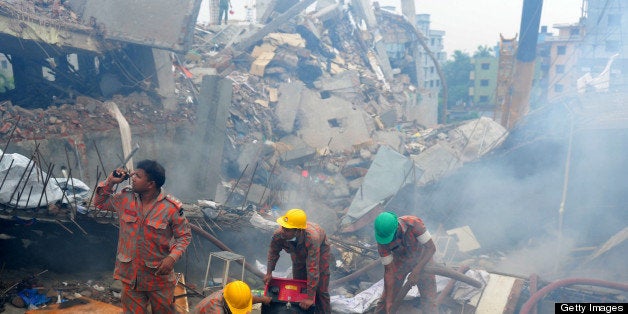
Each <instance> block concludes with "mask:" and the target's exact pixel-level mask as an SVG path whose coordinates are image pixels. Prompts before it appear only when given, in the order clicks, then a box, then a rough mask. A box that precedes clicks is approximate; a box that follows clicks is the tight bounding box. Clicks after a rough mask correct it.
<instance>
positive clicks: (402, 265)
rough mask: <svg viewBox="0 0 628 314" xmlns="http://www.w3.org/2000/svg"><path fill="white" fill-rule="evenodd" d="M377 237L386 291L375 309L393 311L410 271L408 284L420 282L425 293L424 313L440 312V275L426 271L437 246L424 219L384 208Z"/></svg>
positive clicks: (377, 225)
mask: <svg viewBox="0 0 628 314" xmlns="http://www.w3.org/2000/svg"><path fill="white" fill-rule="evenodd" d="M375 240H376V241H377V244H378V246H377V249H378V251H379V255H380V257H381V261H382V264H383V265H384V292H383V294H382V298H381V299H380V302H379V303H378V305H377V309H376V310H375V313H386V314H388V313H392V312H393V311H394V310H393V303H394V302H395V299H396V298H397V295H398V294H399V291H400V290H401V287H402V284H403V282H404V279H405V278H406V275H408V273H409V275H408V279H407V280H408V284H410V285H411V286H414V285H417V286H418V288H419V293H420V295H421V313H423V314H427V313H430V314H432V313H438V309H437V307H436V278H435V276H434V274H427V273H425V272H423V267H424V266H425V264H427V263H428V262H429V261H431V260H432V257H433V256H434V253H435V252H436V246H435V245H434V241H432V237H431V235H430V233H429V231H427V229H426V228H425V225H424V224H423V221H422V220H421V219H419V218H418V217H415V216H401V217H397V215H396V214H394V213H391V212H383V213H381V214H379V216H377V218H375Z"/></svg>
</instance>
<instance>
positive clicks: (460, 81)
mask: <svg viewBox="0 0 628 314" xmlns="http://www.w3.org/2000/svg"><path fill="white" fill-rule="evenodd" d="M471 70H473V65H472V64H471V57H470V56H469V54H467V53H465V52H462V51H460V50H456V51H454V54H453V56H452V58H451V59H449V60H447V62H445V65H444V66H443V71H444V72H445V78H446V79H447V88H448V93H447V107H448V108H449V107H453V106H454V105H455V104H456V103H457V102H461V101H463V102H468V98H469V86H470V79H469V73H470V72H471Z"/></svg>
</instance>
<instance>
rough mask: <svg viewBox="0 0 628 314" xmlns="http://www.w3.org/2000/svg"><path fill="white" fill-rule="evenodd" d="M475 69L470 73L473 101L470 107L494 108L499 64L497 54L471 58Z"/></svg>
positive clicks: (470, 97) (470, 95)
mask: <svg viewBox="0 0 628 314" xmlns="http://www.w3.org/2000/svg"><path fill="white" fill-rule="evenodd" d="M471 63H472V64H473V70H472V71H471V73H470V74H469V79H470V81H471V86H470V87H469V99H471V100H472V101H473V103H472V104H468V105H469V106H470V107H484V108H487V110H488V108H491V109H492V108H493V107H494V106H495V100H496V98H495V92H496V90H497V65H498V58H497V57H496V56H486V57H475V58H471Z"/></svg>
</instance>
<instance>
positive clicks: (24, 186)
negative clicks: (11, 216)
mask: <svg viewBox="0 0 628 314" xmlns="http://www.w3.org/2000/svg"><path fill="white" fill-rule="evenodd" d="M32 158H35V156H34V155H33V156H32ZM33 169H35V159H33V166H32V167H31V170H29V171H28V175H27V176H26V180H24V185H23V186H22V189H21V190H20V193H18V194H17V201H16V202H15V208H17V206H18V204H19V202H20V200H21V199H22V194H24V189H25V188H26V184H28V179H30V177H31V174H32V173H33ZM18 185H19V184H18ZM31 187H32V185H31ZM10 201H11V200H10V199H9V202H10ZM26 205H28V203H27V204H26Z"/></svg>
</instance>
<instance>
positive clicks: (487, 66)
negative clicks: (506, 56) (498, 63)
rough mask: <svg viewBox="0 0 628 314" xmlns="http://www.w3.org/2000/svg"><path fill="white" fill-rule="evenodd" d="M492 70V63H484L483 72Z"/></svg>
mask: <svg viewBox="0 0 628 314" xmlns="http://www.w3.org/2000/svg"><path fill="white" fill-rule="evenodd" d="M490 68H491V64H490V63H482V70H488V69H490Z"/></svg>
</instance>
